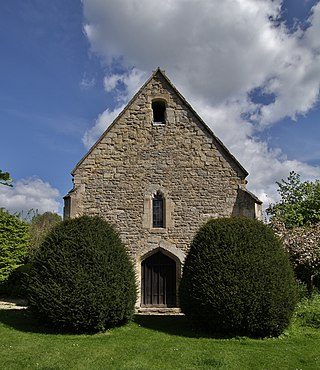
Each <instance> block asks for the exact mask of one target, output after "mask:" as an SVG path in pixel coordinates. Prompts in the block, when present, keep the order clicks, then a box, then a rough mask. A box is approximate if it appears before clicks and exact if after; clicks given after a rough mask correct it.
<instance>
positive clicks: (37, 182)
mask: <svg viewBox="0 0 320 370" xmlns="http://www.w3.org/2000/svg"><path fill="white" fill-rule="evenodd" d="M13 185H14V186H13V187H12V188H9V187H7V186H0V206H1V208H5V209H6V210H8V211H10V212H12V213H13V212H22V211H23V213H24V214H26V213H27V212H28V211H29V210H31V209H33V210H38V212H39V213H44V212H46V211H50V212H60V211H61V209H60V203H59V198H60V194H59V191H58V190H57V189H55V188H53V187H52V186H51V185H50V184H49V183H48V182H44V181H43V180H41V179H39V178H34V177H32V178H28V179H22V180H19V181H17V182H15V183H14V184H13Z"/></svg>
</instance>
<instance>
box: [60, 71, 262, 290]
mask: <svg viewBox="0 0 320 370" xmlns="http://www.w3.org/2000/svg"><path fill="white" fill-rule="evenodd" d="M155 99H161V100H162V101H164V102H165V105H166V112H165V113H166V120H165V123H164V124H163V123H162V124H158V123H154V122H153V111H152V101H154V100H155ZM72 174H73V176H74V188H73V190H72V191H71V192H70V193H69V194H68V195H67V197H65V201H66V203H65V205H66V209H65V211H66V214H65V216H66V217H78V216H80V215H83V214H87V215H99V216H102V217H103V218H105V219H106V220H107V221H109V222H111V223H112V224H114V225H115V227H116V229H117V230H118V231H119V232H120V235H121V238H122V240H123V242H124V243H125V245H126V246H127V248H128V250H129V253H130V254H131V256H132V258H133V260H134V261H135V264H136V271H137V279H138V284H139V285H140V284H141V282H140V278H141V277H140V276H141V262H142V261H143V260H144V259H145V258H147V257H148V256H149V255H152V254H153V253H154V252H155V251H157V250H161V251H162V252H163V253H164V254H166V255H167V256H169V257H170V258H172V259H173V260H174V261H175V262H176V266H177V268H176V276H177V280H176V284H177V285H178V283H179V279H180V275H181V266H182V264H183V260H184V258H185V255H186V253H187V251H188V248H189V245H190V242H191V240H192V238H193V236H194V234H195V232H196V231H197V230H198V228H199V226H200V225H201V224H203V223H204V222H205V221H207V220H208V219H209V218H212V217H228V216H231V215H245V216H249V217H258V218H259V217H260V213H261V202H260V201H259V200H258V199H257V198H255V197H254V196H253V195H252V194H250V193H249V192H247V191H246V180H245V178H246V176H247V175H248V174H247V172H246V171H245V170H244V168H243V167H242V166H241V165H240V164H239V163H238V162H237V160H236V159H235V158H234V157H233V156H232V155H231V154H230V153H229V152H228V150H227V149H226V148H225V147H224V145H223V144H222V143H221V142H220V141H219V139H217V138H216V137H215V136H214V134H213V133H212V132H211V130H210V129H209V128H208V127H207V126H206V125H205V123H204V122H203V121H202V120H201V119H200V117H199V116H198V115H197V114H196V113H195V112H194V110H193V109H192V108H191V106H190V105H189V104H188V103H187V102H186V101H185V99H184V98H183V97H182V96H181V94H180V93H179V92H178V91H177V90H176V89H175V87H174V86H173V85H172V84H171V82H170V81H169V80H168V78H167V77H166V76H165V75H164V73H163V72H162V71H161V70H159V69H158V70H157V71H156V72H155V73H154V74H153V75H152V76H151V78H150V79H149V80H148V81H147V82H146V84H145V85H144V86H143V87H142V88H141V89H140V91H139V92H138V93H137V94H136V96H135V97H134V98H133V99H132V100H131V102H130V103H129V104H128V106H127V107H126V108H125V109H124V111H123V112H122V113H121V114H120V115H119V116H118V118H117V119H116V120H115V121H114V122H113V124H112V125H111V126H110V127H109V128H108V129H107V130H106V132H105V133H104V134H103V135H102V136H101V138H100V139H99V140H98V141H97V143H96V144H95V145H94V146H93V147H92V149H91V150H90V151H89V152H88V154H87V155H86V156H85V157H84V158H83V159H82V160H81V161H80V162H79V163H78V165H77V166H76V168H75V169H74V171H73V173H72ZM157 191H160V192H161V193H162V194H163V196H164V199H165V216H164V218H165V225H164V227H163V228H153V227H152V199H153V196H154V194H155V193H156V192H157Z"/></svg>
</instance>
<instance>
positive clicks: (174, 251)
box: [136, 243, 186, 308]
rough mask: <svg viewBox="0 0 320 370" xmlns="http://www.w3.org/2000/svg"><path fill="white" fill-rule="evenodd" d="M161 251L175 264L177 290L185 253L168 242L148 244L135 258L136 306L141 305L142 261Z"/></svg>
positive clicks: (177, 301)
mask: <svg viewBox="0 0 320 370" xmlns="http://www.w3.org/2000/svg"><path fill="white" fill-rule="evenodd" d="M158 252H161V253H162V254H164V255H165V256H167V257H169V258H171V259H172V260H173V261H174V262H175V264H176V292H178V287H179V283H180V279H181V273H182V266H183V263H184V260H185V257H186V254H185V253H184V252H183V251H182V250H181V249H178V248H176V247H174V246H172V245H170V244H169V243H161V244H160V246H157V247H155V246H154V245H153V246H150V247H146V248H144V249H143V250H142V251H141V253H140V254H139V256H137V258H136V271H137V283H138V287H139V289H138V293H139V294H138V299H137V304H136V306H137V308H138V307H140V306H141V293H142V292H141V288H142V281H141V276H142V268H141V266H142V262H143V261H145V260H146V259H147V258H149V257H151V256H152V255H154V254H156V253H158ZM176 303H177V306H179V300H178V296H177V297H176Z"/></svg>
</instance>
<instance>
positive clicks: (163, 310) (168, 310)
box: [136, 307, 184, 315]
mask: <svg viewBox="0 0 320 370" xmlns="http://www.w3.org/2000/svg"><path fill="white" fill-rule="evenodd" d="M136 315H184V314H183V313H182V312H181V308H179V307H139V308H137V309H136Z"/></svg>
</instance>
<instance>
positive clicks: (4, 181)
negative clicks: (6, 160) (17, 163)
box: [0, 170, 12, 186]
mask: <svg viewBox="0 0 320 370" xmlns="http://www.w3.org/2000/svg"><path fill="white" fill-rule="evenodd" d="M11 181H12V179H11V178H10V174H9V172H2V171H1V170H0V185H5V186H12V185H11V184H9V183H10V182H11Z"/></svg>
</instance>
